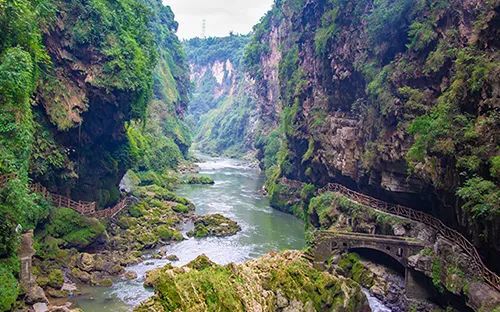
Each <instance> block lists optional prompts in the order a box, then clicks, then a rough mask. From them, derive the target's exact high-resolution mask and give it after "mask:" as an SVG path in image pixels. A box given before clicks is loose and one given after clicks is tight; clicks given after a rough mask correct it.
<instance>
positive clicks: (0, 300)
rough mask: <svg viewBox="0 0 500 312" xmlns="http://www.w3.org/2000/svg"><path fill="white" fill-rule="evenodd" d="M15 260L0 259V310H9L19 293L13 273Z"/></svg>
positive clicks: (14, 271) (15, 265)
mask: <svg viewBox="0 0 500 312" xmlns="http://www.w3.org/2000/svg"><path fill="white" fill-rule="evenodd" d="M18 265H19V263H18V262H17V261H12V260H9V261H5V260H1V261H0V311H10V310H11V307H12V305H13V304H14V303H15V302H16V299H17V296H18V294H19V284H18V282H17V278H16V277H15V276H14V273H16V272H17V269H14V268H15V267H17V266H18Z"/></svg>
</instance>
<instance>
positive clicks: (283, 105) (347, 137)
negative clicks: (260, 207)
mask: <svg viewBox="0 0 500 312" xmlns="http://www.w3.org/2000/svg"><path fill="white" fill-rule="evenodd" d="M465 16H467V18H465ZM497 24H498V3H497V2H494V1H481V2H480V4H478V5H477V6H469V5H467V3H465V2H460V1H454V0H440V1H424V0H422V1H408V0H395V1H389V0H382V1H372V0H363V1H339V0H329V1H313V2H305V1H301V0H284V1H275V4H274V6H273V8H272V10H271V11H269V12H268V13H267V14H266V16H265V17H264V18H262V20H261V22H260V23H259V24H258V25H256V26H255V27H254V32H253V37H252V39H251V41H250V43H249V45H248V47H247V49H246V51H245V58H244V63H245V65H246V69H247V71H248V73H249V75H251V77H252V78H254V79H255V85H256V90H257V95H258V100H257V102H258V103H259V105H258V108H259V109H260V110H262V111H264V110H265V111H266V112H270V113H268V115H266V116H259V117H262V118H264V119H265V120H266V121H267V120H269V123H270V124H272V121H273V120H274V121H277V122H276V125H271V129H266V131H265V132H264V133H263V134H264V135H263V136H262V138H260V140H257V141H256V147H257V148H258V150H259V153H258V156H259V158H260V160H261V163H262V164H263V167H264V168H265V169H266V172H267V176H268V183H267V189H268V191H269V192H270V195H271V198H276V199H277V200H275V201H273V204H274V205H275V206H277V207H280V206H282V204H285V205H291V206H290V207H280V209H282V210H285V211H294V209H292V208H293V207H298V204H297V202H296V201H293V200H292V201H290V200H287V201H283V200H279V199H280V198H281V199H282V198H294V197H295V198H298V197H299V196H298V194H290V193H289V192H288V191H289V190H290V188H289V187H288V186H286V185H285V186H283V185H282V186H278V185H277V184H280V183H283V181H285V182H286V181H288V182H286V183H290V181H292V182H291V183H294V182H293V181H298V182H300V183H311V184H315V185H324V184H325V183H327V182H331V181H342V183H348V184H350V185H357V186H358V187H359V188H360V189H365V190H368V189H370V190H371V191H374V192H376V193H378V194H380V195H381V194H384V196H387V197H389V198H391V200H393V201H401V202H402V203H403V204H407V203H415V202H416V201H423V202H425V204H424V205H425V206H428V205H429V204H432V206H433V207H434V206H435V207H437V208H436V209H435V212H436V213H437V214H439V215H440V216H445V215H446V216H450V218H451V219H450V220H453V221H450V220H443V221H444V222H445V223H446V222H449V223H450V224H451V223H453V224H454V223H455V220H461V221H460V228H461V229H467V230H466V231H467V233H466V234H467V235H469V237H471V238H472V239H473V240H474V241H475V243H476V244H477V245H478V246H480V247H484V248H483V250H484V252H485V253H487V254H489V257H490V259H494V258H495V255H498V253H499V250H498V248H496V247H494V248H491V247H492V246H496V244H495V243H494V242H495V241H496V240H498V233H497V232H498V231H495V229H496V228H497V227H498V220H499V218H498V216H499V211H500V208H499V206H498V202H499V200H498V198H499V196H500V195H499V194H500V193H499V192H500V191H499V186H498V183H499V181H498V174H497V172H498V170H497V168H498V163H499V162H498V159H497V158H498V154H499V150H498V146H499V141H498V138H499V137H500V135H499V134H498V129H499V125H498V113H497V112H496V109H495V105H494V104H493V103H495V102H496V94H497V93H498V90H497V89H498V88H497V85H498V72H499V68H500V67H499V64H500V62H499V60H500V59H499V54H498V39H497V38H498V27H495V26H496V25H497ZM276 77H277V79H276ZM387 181H389V184H390V186H388V185H387ZM393 186H395V188H396V189H398V190H397V191H392V190H393ZM293 189H294V190H296V191H300V188H293ZM429 189H431V190H432V192H428V190H429ZM424 190H426V191H424ZM420 191H421V192H422V193H419V192H420ZM401 195H402V196H401ZM419 204H420V203H419ZM422 204H423V203H422ZM302 206H304V205H302ZM416 206H417V204H416ZM460 210H461V211H460ZM462 215H465V216H466V218H462V217H458V216H462ZM486 228H487V229H486ZM482 229H485V230H484V231H483V230H482Z"/></svg>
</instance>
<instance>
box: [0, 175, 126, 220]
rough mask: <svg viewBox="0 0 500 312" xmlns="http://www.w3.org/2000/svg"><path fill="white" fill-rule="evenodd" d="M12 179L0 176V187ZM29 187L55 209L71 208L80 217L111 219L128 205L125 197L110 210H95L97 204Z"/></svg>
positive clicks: (45, 189)
mask: <svg viewBox="0 0 500 312" xmlns="http://www.w3.org/2000/svg"><path fill="white" fill-rule="evenodd" d="M14 178H16V175H15V174H7V175H3V176H2V175H0V187H3V186H5V184H6V183H7V181H9V180H10V179H14ZM29 187H30V190H31V191H32V192H33V193H38V194H39V195H41V196H42V197H43V198H45V199H46V200H48V201H49V202H51V203H52V205H54V206H56V207H57V208H63V207H64V208H71V209H73V210H75V211H76V212H78V213H80V214H82V215H86V216H89V217H95V218H112V217H114V216H115V215H117V214H118V213H119V212H120V211H122V210H123V209H125V208H126V207H127V206H128V203H129V201H128V198H126V197H125V198H123V199H122V200H121V201H120V202H118V204H116V205H115V206H113V207H111V208H107V209H103V210H96V208H97V204H96V203H95V202H85V201H75V200H72V199H71V198H69V197H65V196H62V195H59V194H54V193H51V192H50V191H49V190H48V189H47V188H46V187H44V186H43V185H41V184H40V183H34V184H30V186H29Z"/></svg>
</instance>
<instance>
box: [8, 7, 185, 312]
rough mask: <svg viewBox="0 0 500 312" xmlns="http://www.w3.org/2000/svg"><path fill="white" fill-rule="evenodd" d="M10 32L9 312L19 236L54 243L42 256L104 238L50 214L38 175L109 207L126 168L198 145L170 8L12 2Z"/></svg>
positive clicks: (65, 215)
mask: <svg viewBox="0 0 500 312" xmlns="http://www.w3.org/2000/svg"><path fill="white" fill-rule="evenodd" d="M0 26H1V28H2V35H1V36H0V176H2V177H3V176H4V175H7V174H13V175H12V178H11V179H9V181H7V183H6V184H5V185H0V224H1V226H0V235H1V239H0V268H1V270H2V274H1V275H2V278H5V280H2V283H1V284H2V287H0V291H1V293H0V297H1V298H2V300H1V302H0V310H2V311H3V310H8V309H9V307H10V306H11V304H12V303H13V301H14V300H15V299H16V297H17V292H18V286H17V283H16V282H11V281H10V280H12V279H14V278H15V277H16V276H17V268H16V266H17V262H16V261H15V258H14V256H13V255H14V253H15V250H16V248H17V243H18V235H19V232H16V228H17V229H18V230H19V229H22V230H23V231H25V230H28V229H33V228H36V229H37V232H36V233H37V235H41V236H43V237H45V236H47V237H50V238H51V239H49V240H46V239H45V238H43V239H42V240H41V242H40V243H41V245H40V247H41V249H43V250H41V252H44V251H47V252H50V250H49V249H51V248H52V247H53V248H52V249H53V250H56V251H57V250H58V248H59V246H61V247H62V246H66V247H71V246H74V247H79V248H81V247H84V246H87V245H89V244H91V243H92V242H94V240H95V239H96V238H97V237H99V236H100V235H101V234H102V233H103V231H104V227H103V226H102V225H101V224H100V223H99V222H98V221H97V220H95V221H94V220H91V219H87V218H84V217H81V216H80V215H78V214H77V213H76V212H74V211H72V210H69V209H58V210H54V209H52V207H50V205H48V204H47V203H46V202H45V201H43V200H41V199H40V198H38V196H37V195H36V194H32V193H31V191H30V189H29V182H31V181H30V178H31V179H34V180H35V182H41V183H42V184H44V185H45V186H47V187H48V188H49V189H50V190H51V191H53V192H56V193H61V194H70V196H71V197H73V198H74V199H84V200H93V201H97V202H98V204H100V205H102V206H104V205H109V204H112V203H114V202H116V201H117V200H118V199H119V196H120V193H119V190H118V183H119V181H120V179H121V178H122V176H123V174H124V173H125V171H126V169H127V168H130V167H131V166H133V165H135V166H136V167H137V168H138V167H144V168H147V169H148V170H158V171H163V170H164V169H165V168H172V167H175V166H176V164H177V163H178V162H179V161H181V160H182V159H184V157H186V155H187V149H188V147H189V145H190V144H191V139H190V133H189V130H188V128H187V126H186V125H185V124H184V123H183V122H182V121H181V120H180V119H181V118H182V114H183V111H184V110H185V109H186V107H187V102H188V100H189V93H190V82H189V78H188V70H187V63H186V62H185V56H184V54H183V51H182V46H181V44H180V42H179V40H178V39H177V37H176V35H175V32H176V30H177V23H176V22H175V21H174V16H173V13H172V11H171V10H170V8H168V7H166V6H164V5H163V4H162V3H161V1H159V0H117V1H109V0H99V1H90V2H89V1H82V0H71V1H61V0H36V1H25V0H15V1H14V0H4V1H0ZM147 118H151V122H149V123H144V120H146V119H147ZM139 119H140V120H142V121H131V120H139ZM128 121H130V122H129V125H128V126H127V130H128V131H125V125H126V123H127V122H128ZM145 124H146V125H147V127H149V128H147V127H146V126H144V125H145ZM145 129H147V130H145ZM145 131H149V132H145ZM146 133H147V134H146ZM127 134H130V139H129V138H127ZM153 138H154V139H153ZM44 223H47V226H44ZM18 224H19V225H20V227H18ZM40 238H41V237H40ZM49 241H50V242H55V243H54V244H52V243H50V242H49ZM51 246H52V247H51ZM7 281H8V282H7ZM4 282H5V283H4Z"/></svg>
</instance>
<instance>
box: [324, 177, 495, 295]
mask: <svg viewBox="0 0 500 312" xmlns="http://www.w3.org/2000/svg"><path fill="white" fill-rule="evenodd" d="M325 192H336V193H340V194H342V195H344V196H346V197H348V198H349V199H350V200H352V201H355V202H357V203H360V204H362V205H365V206H369V207H372V208H374V209H376V210H380V211H382V212H386V213H389V214H393V215H397V216H400V217H405V218H408V219H411V220H414V221H417V222H421V223H423V224H425V225H427V226H430V227H431V228H433V229H434V230H435V231H436V232H437V233H439V234H440V235H441V236H443V237H444V238H445V239H447V240H449V241H451V242H452V243H454V244H456V245H458V246H460V248H461V249H462V250H463V252H464V253H465V254H466V255H468V256H469V257H470V258H471V260H472V261H473V263H471V266H472V269H473V270H475V271H477V272H478V273H479V275H480V276H481V277H482V278H483V279H484V281H485V282H487V283H488V284H490V285H491V286H493V287H495V288H496V289H497V290H499V291H500V277H499V276H498V275H496V274H495V273H494V272H493V271H491V270H490V269H488V268H487V267H486V265H485V264H484V263H483V261H482V259H481V256H480V255H479V253H478V251H477V249H476V247H475V246H474V245H473V244H472V243H471V242H470V241H469V240H467V239H466V238H465V237H464V236H463V235H462V234H461V233H459V232H458V231H456V230H454V229H452V228H450V227H448V226H446V225H445V224H444V223H443V222H442V221H441V220H439V219H437V218H435V217H433V216H431V215H429V214H427V213H425V212H421V211H417V210H414V209H411V208H409V207H405V206H401V205H396V204H390V203H387V202H384V201H382V200H380V199H376V198H373V197H370V196H368V195H365V194H362V193H359V192H356V191H353V190H351V189H349V188H347V187H345V186H343V185H340V184H337V183H329V184H327V185H326V186H325V187H323V188H321V189H320V190H319V193H320V194H321V193H325Z"/></svg>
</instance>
